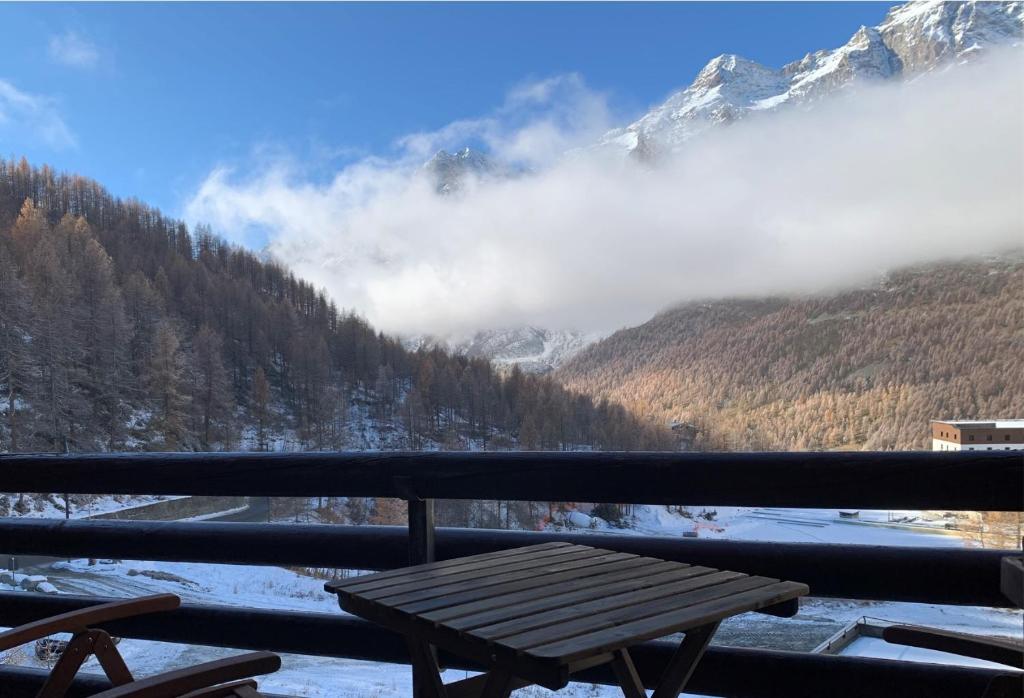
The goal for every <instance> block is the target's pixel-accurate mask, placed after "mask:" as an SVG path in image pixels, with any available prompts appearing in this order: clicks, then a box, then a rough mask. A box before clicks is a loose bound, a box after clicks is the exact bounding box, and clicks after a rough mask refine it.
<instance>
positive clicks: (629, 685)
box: [612, 648, 647, 698]
mask: <svg viewBox="0 0 1024 698" xmlns="http://www.w3.org/2000/svg"><path fill="white" fill-rule="evenodd" d="M612 670H613V671H615V678H617V679H618V680H619V686H621V687H622V693H623V695H624V696H625V697H626V698H647V691H646V690H644V684H643V682H642V681H641V680H640V675H639V674H638V673H637V672H636V667H635V666H633V660H632V658H630V656H629V651H628V650H626V649H625V648H623V649H621V650H616V651H615V654H613V655H612Z"/></svg>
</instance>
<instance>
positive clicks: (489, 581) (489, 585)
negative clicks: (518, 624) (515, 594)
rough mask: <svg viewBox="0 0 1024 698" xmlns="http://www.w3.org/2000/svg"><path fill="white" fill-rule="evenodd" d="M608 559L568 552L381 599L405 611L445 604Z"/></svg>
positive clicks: (481, 596) (490, 593)
mask: <svg viewBox="0 0 1024 698" xmlns="http://www.w3.org/2000/svg"><path fill="white" fill-rule="evenodd" d="M602 552H604V553H605V555H612V554H614V553H609V552H607V551H602ZM605 562H607V560H603V559H601V556H592V557H578V556H575V555H573V556H568V555H567V556H566V558H565V561H564V562H557V563H555V562H551V561H548V562H546V563H545V564H543V565H540V566H537V567H531V568H528V569H524V570H518V571H516V572H509V573H506V574H498V575H492V576H488V577H485V578H481V579H480V580H474V581H463V582H459V583H456V584H448V585H442V586H437V587H433V588H429V589H422V590H420V591H414V592H409V593H407V594H402V595H400V596H389V597H387V598H386V599H379V600H380V601H383V602H385V603H387V604H388V605H389V606H392V607H402V610H403V611H406V612H409V611H408V609H407V608H404V606H405V605H406V604H411V603H414V602H417V601H422V602H424V603H423V609H424V610H426V609H427V608H430V609H433V608H442V607H444V606H450V605H452V604H453V603H459V602H461V601H473V600H477V599H484V598H488V597H491V596H497V595H498V594H502V593H505V592H506V591H509V590H514V589H516V588H517V587H516V586H515V584H516V582H520V581H524V580H526V581H530V580H538V581H543V580H544V576H545V575H550V574H555V573H558V572H566V571H570V570H585V569H587V568H593V567H596V566H599V565H602V564H604V563H605Z"/></svg>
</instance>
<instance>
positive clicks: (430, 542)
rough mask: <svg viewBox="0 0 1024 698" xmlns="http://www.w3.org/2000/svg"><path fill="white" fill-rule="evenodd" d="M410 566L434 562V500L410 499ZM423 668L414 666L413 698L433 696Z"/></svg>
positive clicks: (435, 656) (435, 658)
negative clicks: (422, 673) (423, 673)
mask: <svg viewBox="0 0 1024 698" xmlns="http://www.w3.org/2000/svg"><path fill="white" fill-rule="evenodd" d="M406 502H407V503H408V509H409V566H410V567H412V566H413V565H424V564H426V563H428V562H433V561H434V500H433V499H417V498H409V499H407V500H406ZM429 651H430V653H431V655H432V656H433V658H434V661H437V650H436V649H434V648H433V647H430V650H429ZM421 671H422V669H421V668H417V663H416V662H415V661H414V662H413V665H412V695H413V698H429V696H432V695H433V692H432V690H431V687H430V685H429V680H428V679H429V678H430V677H427V676H423V675H421Z"/></svg>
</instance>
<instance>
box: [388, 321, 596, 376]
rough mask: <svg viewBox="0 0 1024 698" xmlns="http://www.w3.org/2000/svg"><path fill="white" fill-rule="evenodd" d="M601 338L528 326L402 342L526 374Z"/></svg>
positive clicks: (544, 368)
mask: <svg viewBox="0 0 1024 698" xmlns="http://www.w3.org/2000/svg"><path fill="white" fill-rule="evenodd" d="M600 338H601V337H600V336H599V335H596V334H587V333H583V332H577V331H575V330H546V329H543V328H541V327H532V326H529V325H527V326H523V327H511V328H505V329H498V330H481V331H479V332H475V333H474V334H473V335H472V336H470V337H434V336H426V335H417V336H414V337H407V338H406V339H404V340H403V342H402V344H403V346H405V348H406V349H409V350H413V351H415V350H416V349H419V348H420V347H429V346H440V347H443V348H445V349H448V350H450V351H454V352H457V353H459V354H465V355H466V356H470V357H480V358H484V359H489V360H490V361H491V362H493V363H494V364H496V365H498V366H501V367H507V368H511V367H512V366H518V367H519V368H520V369H522V370H523V371H525V372H527V373H547V372H549V371H553V370H554V369H556V368H558V367H559V366H561V365H562V364H563V363H565V362H566V361H568V360H569V359H571V358H572V357H573V356H575V355H576V354H578V353H579V352H580V351H581V350H582V349H583V348H585V347H586V346H587V345H589V344H591V343H593V342H596V341H597V340H598V339H600Z"/></svg>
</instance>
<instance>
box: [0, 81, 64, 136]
mask: <svg viewBox="0 0 1024 698" xmlns="http://www.w3.org/2000/svg"><path fill="white" fill-rule="evenodd" d="M5 141H6V142H7V143H8V144H9V145H8V148H9V147H10V145H15V144H20V143H23V142H40V143H43V144H45V145H47V146H50V147H51V148H56V149H61V148H72V147H74V146H75V145H76V142H75V137H74V134H72V133H71V129H69V128H68V126H67V124H66V123H64V119H63V118H61V115H60V112H59V111H58V110H57V107H56V105H55V104H54V101H53V99H51V98H50V97H46V96H44V95H34V94H30V93H28V92H22V91H21V90H19V89H18V88H16V87H15V86H14V85H13V84H11V83H10V82H8V81H6V80H3V79H0V143H3V142H5Z"/></svg>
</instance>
